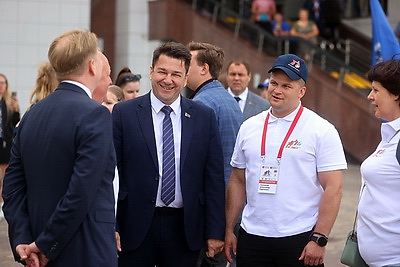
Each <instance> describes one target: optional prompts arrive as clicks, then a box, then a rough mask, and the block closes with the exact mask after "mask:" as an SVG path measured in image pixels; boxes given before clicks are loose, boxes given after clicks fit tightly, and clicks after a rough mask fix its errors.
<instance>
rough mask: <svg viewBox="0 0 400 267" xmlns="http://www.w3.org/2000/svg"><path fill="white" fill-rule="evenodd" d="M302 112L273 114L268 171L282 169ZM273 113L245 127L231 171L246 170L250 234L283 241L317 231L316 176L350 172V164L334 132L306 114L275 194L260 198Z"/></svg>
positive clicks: (245, 216) (324, 122) (318, 194)
mask: <svg viewBox="0 0 400 267" xmlns="http://www.w3.org/2000/svg"><path fill="white" fill-rule="evenodd" d="M299 108H300V105H299V106H298V107H297V109H296V110H295V111H293V112H292V113H291V114H289V115H288V116H286V117H284V118H276V117H274V116H273V115H272V114H270V118H269V121H268V129H267V134H266V155H265V159H264V165H268V166H269V165H275V166H276V165H277V155H278V151H279V149H280V146H281V144H282V142H283V139H284V138H285V136H286V134H287V132H288V130H289V127H290V125H291V124H292V121H293V119H294V118H295V116H296V114H297V111H298V109H299ZM270 110H271V109H269V110H267V111H264V112H262V113H260V114H258V115H256V116H254V117H251V118H249V119H248V120H246V121H245V122H243V124H242V126H241V128H240V130H239V133H238V136H237V140H236V144H235V149H234V152H233V155H232V160H231V165H232V166H233V167H235V168H240V169H246V171H245V177H246V196H247V203H246V206H245V208H244V210H243V214H242V222H241V227H242V228H243V229H244V230H245V231H246V232H247V233H249V234H254V235H259V236H266V237H284V236H291V235H295V234H299V233H303V232H307V231H310V230H311V229H312V228H313V227H314V226H315V224H316V222H317V219H318V208H319V204H320V200H321V196H322V193H323V189H322V187H321V185H320V183H319V180H318V177H317V173H318V172H325V171H333V170H342V169H346V168H347V163H346V159H345V156H344V152H343V147H342V143H341V140H340V137H339V134H338V132H337V130H336V129H335V127H334V126H333V125H332V124H331V123H329V122H328V121H327V120H325V119H323V118H321V117H320V116H318V115H317V114H316V113H315V112H313V111H311V110H309V109H307V108H304V110H303V113H302V114H301V116H300V118H299V120H298V123H297V124H296V126H295V128H294V130H293V132H292V133H291V135H290V136H289V139H288V141H287V142H286V144H285V146H284V149H283V153H282V158H281V161H280V165H279V178H278V183H277V189H276V193H275V194H266V193H259V192H258V188H259V178H260V176H261V170H260V169H261V166H262V165H263V163H262V160H261V137H262V133H263V128H264V122H265V119H266V116H267V114H268V113H269V112H270Z"/></svg>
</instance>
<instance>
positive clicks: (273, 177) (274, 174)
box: [258, 165, 279, 194]
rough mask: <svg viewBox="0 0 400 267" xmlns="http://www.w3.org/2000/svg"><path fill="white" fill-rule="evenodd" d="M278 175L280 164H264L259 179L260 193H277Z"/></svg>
mask: <svg viewBox="0 0 400 267" xmlns="http://www.w3.org/2000/svg"><path fill="white" fill-rule="evenodd" d="M278 177H279V168H278V166H268V165H262V166H261V171H260V179H259V180H258V193H262V194H276V189H277V186H278Z"/></svg>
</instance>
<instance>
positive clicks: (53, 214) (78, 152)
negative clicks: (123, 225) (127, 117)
mask: <svg viewBox="0 0 400 267" xmlns="http://www.w3.org/2000/svg"><path fill="white" fill-rule="evenodd" d="M48 56H49V61H50V63H51V65H52V66H53V68H54V69H55V71H56V74H57V77H58V79H59V80H60V84H59V86H58V88H57V89H56V90H55V92H53V93H52V94H50V95H49V96H47V97H46V98H45V99H43V100H42V101H39V102H38V103H37V104H35V105H34V106H32V107H31V109H30V110H29V111H28V112H27V113H26V114H25V116H24V117H23V119H22V121H21V123H20V125H19V127H18V131H17V134H16V136H15V139H14V143H13V147H12V152H11V161H10V165H9V167H8V169H7V171H6V175H5V179H4V190H3V198H4V207H3V209H4V214H5V217H6V220H7V222H8V224H9V237H10V244H11V247H12V250H13V252H14V256H15V258H16V260H18V261H25V263H27V265H28V266H39V264H40V266H44V265H46V264H47V265H46V266H49V267H51V266H57V267H63V266H65V267H67V266H68V267H70V266H85V267H86V266H93V267H94V266H107V267H109V266H111V267H115V266H117V250H116V240H115V217H114V197H113V187H112V181H113V178H114V168H115V163H116V160H115V151H114V148H113V142H112V122H111V115H110V113H109V112H108V110H107V109H106V108H104V107H103V106H101V105H100V104H99V103H97V102H95V101H93V100H92V99H91V95H92V92H93V90H94V89H95V88H96V87H97V86H98V85H99V82H100V81H101V80H104V79H106V80H107V79H108V83H109V84H110V83H111V79H110V77H109V75H110V66H109V64H108V60H107V58H106V57H105V56H104V55H103V54H102V53H101V52H100V51H99V50H98V46H97V38H96V35H95V34H94V33H90V32H86V31H69V32H67V33H64V34H62V35H61V36H59V37H57V38H56V39H55V40H54V41H53V42H52V44H51V46H50V49H49V52H48ZM103 70H106V72H105V74H102V73H104V72H103ZM102 76H105V77H102ZM104 93H105V91H104Z"/></svg>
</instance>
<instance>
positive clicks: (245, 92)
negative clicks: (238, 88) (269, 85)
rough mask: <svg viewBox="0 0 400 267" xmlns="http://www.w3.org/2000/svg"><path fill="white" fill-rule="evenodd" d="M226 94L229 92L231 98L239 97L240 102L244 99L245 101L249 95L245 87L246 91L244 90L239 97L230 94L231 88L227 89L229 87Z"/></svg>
mask: <svg viewBox="0 0 400 267" xmlns="http://www.w3.org/2000/svg"><path fill="white" fill-rule="evenodd" d="M228 92H229V93H230V94H231V95H232V96H233V97H235V96H238V97H240V100H246V99H247V95H248V94H249V88H247V87H246V89H244V91H243V93H241V94H240V95H235V94H234V93H233V92H232V90H231V88H229V87H228Z"/></svg>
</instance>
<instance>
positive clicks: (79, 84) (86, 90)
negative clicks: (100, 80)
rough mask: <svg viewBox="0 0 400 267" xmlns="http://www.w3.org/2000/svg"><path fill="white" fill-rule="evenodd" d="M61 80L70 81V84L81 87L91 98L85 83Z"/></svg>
mask: <svg viewBox="0 0 400 267" xmlns="http://www.w3.org/2000/svg"><path fill="white" fill-rule="evenodd" d="M61 82H63V83H72V84H74V85H76V86H78V87H79V88H81V89H82V90H83V91H85V93H86V94H87V95H88V96H89V97H90V98H92V92H91V91H90V90H89V88H87V86H86V85H84V84H82V83H80V82H77V81H71V80H64V81H61Z"/></svg>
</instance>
